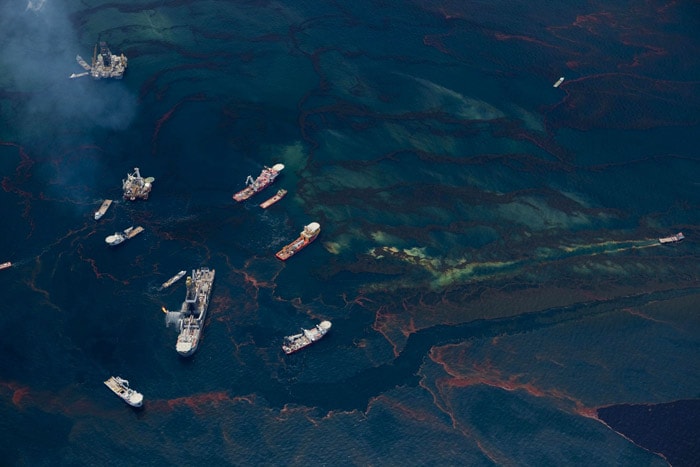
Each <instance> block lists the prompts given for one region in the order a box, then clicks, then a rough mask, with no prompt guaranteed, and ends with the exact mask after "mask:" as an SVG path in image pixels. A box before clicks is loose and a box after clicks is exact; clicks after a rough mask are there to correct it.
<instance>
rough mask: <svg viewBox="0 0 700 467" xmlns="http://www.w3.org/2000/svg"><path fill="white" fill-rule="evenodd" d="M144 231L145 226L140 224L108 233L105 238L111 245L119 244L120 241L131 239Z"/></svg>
mask: <svg viewBox="0 0 700 467" xmlns="http://www.w3.org/2000/svg"><path fill="white" fill-rule="evenodd" d="M141 232H143V227H141V226H140V225H139V226H138V227H134V226H131V227H129V228H128V229H124V231H123V232H114V233H113V234H112V235H108V236H107V237H106V238H105V242H106V243H107V245H109V246H117V245H119V244H120V243H122V242H124V241H126V240H130V239H132V238H134V237H135V236H137V235H138V234H140V233H141Z"/></svg>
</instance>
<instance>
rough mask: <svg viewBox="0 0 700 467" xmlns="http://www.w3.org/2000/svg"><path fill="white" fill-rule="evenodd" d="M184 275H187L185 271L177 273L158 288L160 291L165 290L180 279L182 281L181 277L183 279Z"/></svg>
mask: <svg viewBox="0 0 700 467" xmlns="http://www.w3.org/2000/svg"><path fill="white" fill-rule="evenodd" d="M185 274H187V271H185V270H184V269H183V270H182V271H180V272H178V273H177V274H175V275H174V276H173V277H171V278H170V279H168V280H167V281H165V282H163V285H161V286H160V290H163V289H167V288H168V287H170V286H171V285H173V284H174V283H175V282H177V281H179V280H180V279H182V278H183V277H185Z"/></svg>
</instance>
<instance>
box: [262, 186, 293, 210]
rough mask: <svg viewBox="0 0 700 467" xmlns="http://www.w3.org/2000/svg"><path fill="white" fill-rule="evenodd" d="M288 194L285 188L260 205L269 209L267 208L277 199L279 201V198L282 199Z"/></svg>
mask: <svg viewBox="0 0 700 467" xmlns="http://www.w3.org/2000/svg"><path fill="white" fill-rule="evenodd" d="M286 194H287V190H284V189H282V190H279V191H278V192H277V194H276V195H275V196H273V197H272V198H270V199H268V200H266V201H263V202H262V203H260V207H261V208H263V209H267V208H269V207H270V206H272V205H273V204H275V203H276V202H277V201H279V200H281V199H282V198H284V197H285V195H286Z"/></svg>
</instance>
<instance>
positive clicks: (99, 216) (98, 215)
mask: <svg viewBox="0 0 700 467" xmlns="http://www.w3.org/2000/svg"><path fill="white" fill-rule="evenodd" d="M111 205H112V200H111V199H106V200H104V201H103V202H102V206H100V209H98V210H97V211H95V220H96V221H98V220H100V219H102V216H104V215H105V213H106V212H107V209H109V207H110V206H111Z"/></svg>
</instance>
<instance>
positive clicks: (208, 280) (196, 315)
mask: <svg viewBox="0 0 700 467" xmlns="http://www.w3.org/2000/svg"><path fill="white" fill-rule="evenodd" d="M214 276H215V270H213V269H212V270H210V269H209V268H200V269H197V270H195V271H192V276H190V277H188V278H187V292H186V294H185V301H184V302H182V306H181V307H180V310H179V311H177V312H175V313H179V314H176V315H175V316H176V317H178V318H179V319H177V322H178V325H179V327H180V332H179V334H178V337H177V342H176V344H175V351H176V352H177V353H178V354H179V355H180V356H182V357H190V356H192V355H193V354H194V353H195V352H196V351H197V349H198V348H199V343H200V342H201V338H202V332H203V330H204V324H205V321H206V318H207V311H208V309H209V301H210V298H211V292H212V288H213V286H214ZM166 313H171V312H167V310H166ZM167 322H168V321H167V316H166V323H167Z"/></svg>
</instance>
